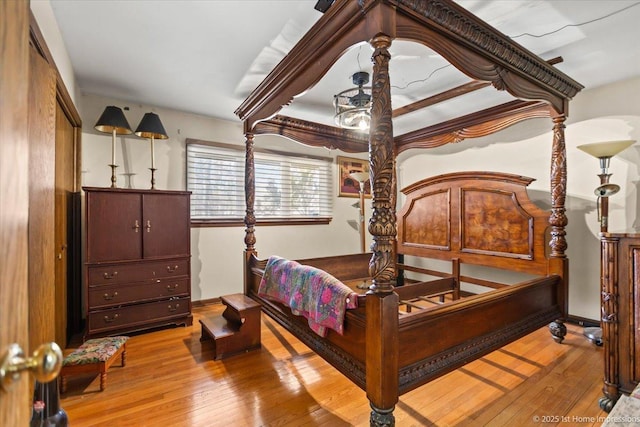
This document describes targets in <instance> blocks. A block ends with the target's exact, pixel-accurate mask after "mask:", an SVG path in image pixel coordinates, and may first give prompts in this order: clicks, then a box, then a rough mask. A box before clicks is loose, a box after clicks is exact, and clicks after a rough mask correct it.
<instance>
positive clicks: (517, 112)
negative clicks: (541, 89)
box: [395, 100, 550, 153]
mask: <svg viewBox="0 0 640 427" xmlns="http://www.w3.org/2000/svg"><path fill="white" fill-rule="evenodd" d="M549 116H550V111H549V105H548V104H547V103H545V102H543V101H519V100H516V101H511V102H507V103H505V104H501V105H498V106H496V107H491V108H487V109H485V110H482V111H478V112H476V113H473V114H468V115H466V116H462V117H458V118H456V119H453V120H448V121H446V122H442V123H439V124H437V125H433V126H428V127H426V128H424V129H419V130H416V131H414V132H409V133H406V134H404V135H400V136H398V137H396V139H395V143H396V147H397V150H398V153H401V152H403V151H405V150H408V149H410V148H434V147H439V146H441V145H444V144H448V143H457V142H460V141H462V140H464V139H466V138H477V137H481V136H486V135H490V134H492V133H495V132H498V131H500V130H502V129H505V128H507V127H509V126H512V125H514V124H516V123H519V122H521V121H524V120H528V119H532V118H540V117H549Z"/></svg>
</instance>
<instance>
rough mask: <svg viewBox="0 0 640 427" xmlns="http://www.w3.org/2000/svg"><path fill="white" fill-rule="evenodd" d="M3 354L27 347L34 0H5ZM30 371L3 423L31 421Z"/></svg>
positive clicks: (0, 68)
mask: <svg viewBox="0 0 640 427" xmlns="http://www.w3.org/2000/svg"><path fill="white" fill-rule="evenodd" d="M0 28H1V29H2V31H0V141H1V142H2V143H0V201H1V203H2V209H1V210H0V242H2V244H1V245H0V325H2V327H1V328H0V353H4V352H5V351H6V350H7V347H8V346H9V345H11V344H13V343H17V344H19V345H20V346H21V347H22V348H23V349H25V350H28V338H29V334H28V328H29V324H28V299H27V295H28V293H27V292H28V283H27V271H28V270H27V269H28V234H27V227H28V225H29V224H28V223H29V217H28V214H29V180H28V179H29V172H28V171H29V141H28V130H27V114H28V87H29V2H26V1H0ZM29 382H30V378H29V376H28V375H22V376H21V377H20V380H19V381H18V382H17V383H16V384H15V385H14V387H13V388H12V389H11V390H10V391H8V392H4V391H1V390H0V425H3V426H21V425H27V423H28V420H29V418H30V408H29V405H28V402H29V401H30V399H29Z"/></svg>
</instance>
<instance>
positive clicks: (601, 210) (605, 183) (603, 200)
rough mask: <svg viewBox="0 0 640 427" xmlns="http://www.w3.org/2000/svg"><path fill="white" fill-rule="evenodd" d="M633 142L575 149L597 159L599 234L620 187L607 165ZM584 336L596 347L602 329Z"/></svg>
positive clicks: (589, 330) (593, 329)
mask: <svg viewBox="0 0 640 427" xmlns="http://www.w3.org/2000/svg"><path fill="white" fill-rule="evenodd" d="M634 142H635V141H630V140H626V141H607V142H596V143H593V144H585V145H579V146H578V147H577V148H578V149H580V150H582V151H584V152H585V153H587V154H590V155H592V156H593V157H595V158H597V159H598V160H599V162H600V169H601V171H600V174H598V176H599V177H600V185H599V186H598V187H596V189H595V190H594V193H595V195H596V196H598V200H597V209H598V222H599V223H600V232H601V233H606V232H607V231H608V229H609V197H610V196H613V195H614V194H616V193H617V192H618V191H620V186H619V185H617V184H611V183H610V182H609V178H611V175H612V174H611V173H609V164H610V162H611V158H612V157H613V156H615V155H616V154H618V153H619V152H621V151H622V150H625V149H627V148H628V147H630V146H631V145H632V144H633V143H634ZM583 333H584V336H586V337H587V338H588V339H589V341H591V342H592V343H594V344H596V345H602V328H600V327H589V328H584V332H583Z"/></svg>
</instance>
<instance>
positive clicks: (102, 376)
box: [100, 371, 107, 391]
mask: <svg viewBox="0 0 640 427" xmlns="http://www.w3.org/2000/svg"><path fill="white" fill-rule="evenodd" d="M105 388H107V372H106V371H105V372H100V391H104V389H105Z"/></svg>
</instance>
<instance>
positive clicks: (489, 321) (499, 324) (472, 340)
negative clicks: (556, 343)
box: [398, 276, 562, 394]
mask: <svg viewBox="0 0 640 427" xmlns="http://www.w3.org/2000/svg"><path fill="white" fill-rule="evenodd" d="M559 286H561V281H560V278H559V277H558V276H550V277H544V278H541V279H536V280H531V281H528V282H525V283H521V284H517V285H512V286H509V287H506V288H503V289H498V290H494V291H491V292H487V293H485V294H482V295H476V296H472V297H469V298H464V299H461V300H458V301H455V302H452V303H448V304H444V305H442V306H440V307H435V308H433V309H429V310H424V311H418V312H414V313H409V314H406V315H403V316H401V317H400V320H399V339H400V344H399V355H398V357H399V367H400V368H399V369H400V373H399V375H400V378H399V394H403V393H406V392H407V391H410V390H412V389H414V388H416V387H419V386H420V385H422V384H425V383H427V382H429V381H431V380H433V379H434V378H437V377H439V376H441V375H443V374H445V373H447V372H450V371H452V370H454V369H457V368H459V367H461V366H463V365H465V364H466V363H468V362H470V361H472V360H475V359H477V358H479V357H481V356H483V355H485V354H488V353H490V352H491V351H494V350H496V349H498V348H500V347H502V346H504V345H506V344H508V343H510V342H512V341H515V340H517V339H518V338H520V337H522V336H524V335H526V334H528V333H531V332H533V331H535V330H536V329H538V328H540V327H542V326H545V325H546V324H548V323H549V322H551V321H553V320H555V319H557V318H558V317H559V316H561V313H562V310H561V306H560V304H559V303H558V301H557V292H558V287H559Z"/></svg>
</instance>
